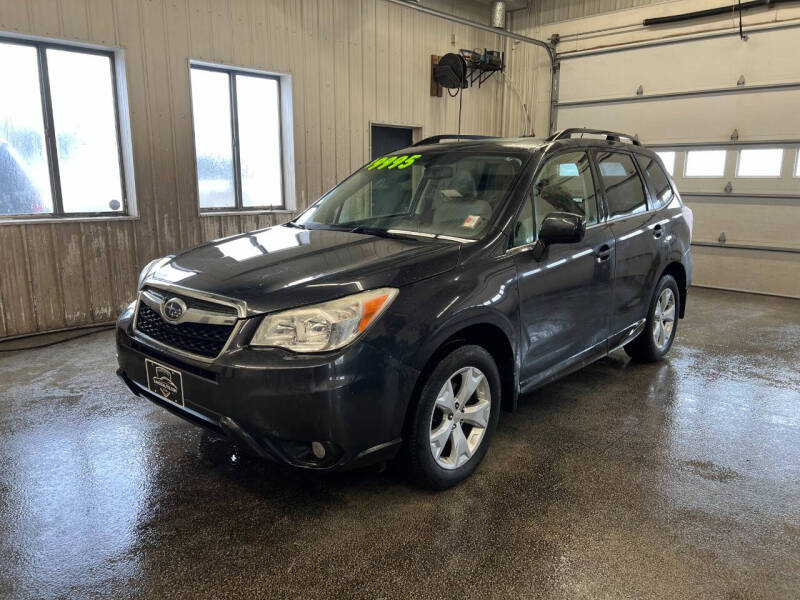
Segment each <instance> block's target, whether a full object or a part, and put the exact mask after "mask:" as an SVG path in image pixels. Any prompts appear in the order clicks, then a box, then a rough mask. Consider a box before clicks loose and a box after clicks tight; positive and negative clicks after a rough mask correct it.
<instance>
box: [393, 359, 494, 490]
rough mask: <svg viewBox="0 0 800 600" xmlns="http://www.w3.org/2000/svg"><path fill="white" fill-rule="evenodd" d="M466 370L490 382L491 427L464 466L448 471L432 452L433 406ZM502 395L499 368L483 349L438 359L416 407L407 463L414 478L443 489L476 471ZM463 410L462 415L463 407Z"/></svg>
mask: <svg viewBox="0 0 800 600" xmlns="http://www.w3.org/2000/svg"><path fill="white" fill-rule="evenodd" d="M466 367H474V368H477V369H479V370H480V371H481V372H482V373H483V375H484V376H485V378H486V381H487V382H488V387H489V390H490V392H491V399H490V401H491V407H490V409H489V410H490V412H489V418H488V425H487V427H486V428H485V431H484V433H483V437H482V438H481V440H480V442H479V445H478V446H477V448H476V449H475V450H474V453H473V454H472V456H471V457H470V458H469V459H468V460H467V461H466V462H465V463H464V464H463V465H461V466H459V467H454V468H449V469H448V468H444V467H442V466H440V465H439V464H438V463H437V461H436V459H435V458H434V455H433V452H432V450H431V441H430V436H431V425H432V418H433V417H434V405H435V403H436V398H437V396H438V394H439V391H440V390H441V389H442V388H443V386H444V385H445V384H446V383H447V381H448V380H449V379H450V378H451V377H452V376H453V375H454V374H455V373H457V372H458V371H459V370H461V369H464V368H466ZM500 393H501V386H500V374H499V372H498V370H497V365H496V364H495V362H494V359H493V358H492V355H491V354H489V352H487V351H486V350H485V349H484V348H482V347H480V346H474V345H465V346H460V347H458V348H456V349H455V350H453V351H451V352H450V353H449V354H447V355H445V356H444V357H443V358H441V359H440V360H439V363H438V364H437V365H436V367H435V368H434V369H433V371H432V372H431V373H430V375H429V376H428V378H427V380H426V381H425V383H424V385H423V387H422V390H421V392H420V395H419V401H418V402H417V403H416V406H415V407H414V414H413V418H412V421H411V424H410V428H409V437H408V441H407V445H406V449H405V450H406V452H405V455H406V461H407V463H408V467H409V470H410V472H411V476H412V477H413V479H414V480H415V481H416V482H417V483H418V484H420V485H422V486H424V487H427V488H429V489H434V490H444V489H447V488H449V487H452V486H454V485H456V484H457V483H459V482H461V481H463V480H464V479H466V478H467V477H469V476H470V475H471V474H472V472H473V471H475V469H476V468H477V466H478V465H479V464H480V462H481V461H482V460H483V457H484V456H485V455H486V451H487V450H488V448H489V444H490V443H491V441H492V437H493V435H494V431H495V429H496V427H497V421H498V419H499V417H500V406H501V403H500ZM471 398H473V399H476V398H477V394H474V395H473V396H471ZM473 401H475V400H473ZM468 406H469V404H468ZM461 411H462V412H463V407H462V409H461ZM443 422H444V421H443V420H442V423H443ZM465 427H466V425H465ZM447 443H452V442H447ZM451 451H452V447H451ZM443 454H444V453H443Z"/></svg>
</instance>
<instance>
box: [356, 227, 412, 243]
mask: <svg viewBox="0 0 800 600" xmlns="http://www.w3.org/2000/svg"><path fill="white" fill-rule="evenodd" d="M350 233H363V234H365V235H374V236H377V237H385V238H399V239H404V240H416V239H418V238H417V237H415V236H412V235H405V234H402V233H397V232H394V231H388V230H386V229H381V228H380V227H367V226H366V225H358V226H357V227H353V228H352V229H350Z"/></svg>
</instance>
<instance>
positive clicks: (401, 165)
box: [366, 154, 422, 171]
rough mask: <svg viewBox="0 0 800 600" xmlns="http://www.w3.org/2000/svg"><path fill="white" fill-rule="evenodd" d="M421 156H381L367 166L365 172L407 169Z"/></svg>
mask: <svg viewBox="0 0 800 600" xmlns="http://www.w3.org/2000/svg"><path fill="white" fill-rule="evenodd" d="M421 157H422V154H413V155H411V156H408V155H407V154H402V155H400V156H382V157H381V158H376V159H375V160H373V161H372V162H370V163H368V164H367V167H366V168H367V170H368V171H372V170H374V169H378V170H379V171H382V170H383V169H389V170H391V169H407V168H408V167H410V166H411V165H413V164H414V162H415V161H416V160H417V159H418V158H421Z"/></svg>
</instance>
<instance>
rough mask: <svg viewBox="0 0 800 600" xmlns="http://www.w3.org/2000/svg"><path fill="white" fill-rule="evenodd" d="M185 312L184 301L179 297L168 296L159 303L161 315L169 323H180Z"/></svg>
mask: <svg viewBox="0 0 800 600" xmlns="http://www.w3.org/2000/svg"><path fill="white" fill-rule="evenodd" d="M185 313H186V303H185V302H184V301H183V300H181V299H180V298H170V299H169V300H167V301H166V302H164V304H162V305H161V315H162V316H163V317H164V319H165V320H166V321H169V322H170V323H180V321H181V319H182V318H183V315H184V314H185Z"/></svg>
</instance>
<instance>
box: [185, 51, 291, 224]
mask: <svg viewBox="0 0 800 600" xmlns="http://www.w3.org/2000/svg"><path fill="white" fill-rule="evenodd" d="M191 80H192V107H193V116H194V139H195V151H196V156H197V188H198V194H199V202H200V209H201V210H204V211H213V210H234V209H254V208H279V207H283V205H284V202H283V177H282V173H283V157H282V151H281V96H280V79H279V78H278V77H274V76H271V75H264V74H259V73H251V72H249V71H235V70H231V69H224V68H218V67H210V66H200V65H192V68H191Z"/></svg>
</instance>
